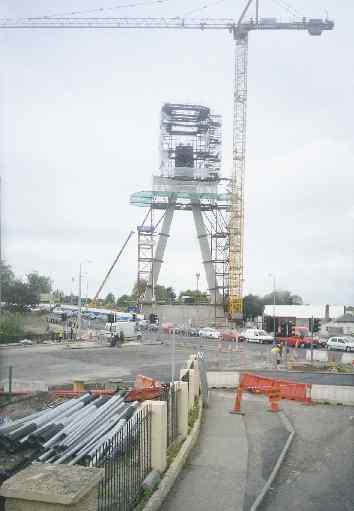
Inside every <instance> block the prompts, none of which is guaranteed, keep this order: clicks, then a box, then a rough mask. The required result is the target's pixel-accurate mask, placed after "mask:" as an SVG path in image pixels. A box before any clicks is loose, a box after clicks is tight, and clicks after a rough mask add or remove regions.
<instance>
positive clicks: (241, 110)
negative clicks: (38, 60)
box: [0, 0, 334, 321]
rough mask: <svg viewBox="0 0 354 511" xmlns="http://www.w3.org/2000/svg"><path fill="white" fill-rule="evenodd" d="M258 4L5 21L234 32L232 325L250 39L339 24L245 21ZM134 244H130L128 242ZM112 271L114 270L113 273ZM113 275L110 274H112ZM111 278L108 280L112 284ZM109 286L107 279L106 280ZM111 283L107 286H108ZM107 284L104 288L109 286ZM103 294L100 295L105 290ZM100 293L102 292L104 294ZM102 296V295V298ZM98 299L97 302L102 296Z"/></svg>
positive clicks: (239, 293) (239, 305)
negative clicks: (206, 13) (235, 14)
mask: <svg viewBox="0 0 354 511" xmlns="http://www.w3.org/2000/svg"><path fill="white" fill-rule="evenodd" d="M252 3H253V0H247V1H246V4H245V7H244V9H243V11H242V13H241V16H240V18H239V19H238V20H235V19H233V18H190V19H188V18H179V17H176V18H108V17H107V18H105V17H102V18H100V17H90V18H81V17H42V18H15V19H10V18H2V19H1V18H0V29H16V28H27V29H45V28H47V29H48V28H54V29H60V28H63V29H70V28H71V29H75V28H76V29H85V28H86V29H87V28H90V29H182V30H193V29H199V30H228V31H229V32H230V33H232V34H233V37H234V41H235V60H234V104H233V157H232V161H233V164H232V173H231V192H230V213H229V219H228V222H229V223H228V228H229V246H228V251H229V275H228V293H227V294H228V304H227V312H228V317H229V319H231V320H233V321H241V320H242V319H243V281H244V273H243V272H244V264H243V261H244V258H243V249H244V183H245V160H246V114H247V56H248V34H249V32H251V31H254V30H261V31H268V30H293V31H294V30H295V31H298V30H304V31H307V32H308V33H309V34H310V35H314V36H318V35H321V34H322V32H323V31H325V30H332V29H333V27H334V22H333V21H331V20H328V19H325V20H322V19H318V18H315V19H307V18H301V19H299V20H292V21H286V22H284V21H278V20H277V19H276V18H260V17H259V3H260V2H259V0H255V18H249V19H247V20H245V15H246V13H247V11H248V10H249V8H250V6H251V4H252ZM127 241H128V240H127ZM110 271H111V270H110ZM109 273H110V272H109ZM108 276H109V275H107V277H106V278H108ZM105 280H106V279H105ZM104 282H105V281H104ZM104 282H103V285H104ZM99 291H100V290H99ZM98 293H99V292H98ZM98 293H97V295H98ZM97 295H96V296H97Z"/></svg>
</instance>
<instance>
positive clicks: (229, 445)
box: [163, 391, 248, 511]
mask: <svg viewBox="0 0 354 511" xmlns="http://www.w3.org/2000/svg"><path fill="white" fill-rule="evenodd" d="M233 397H234V396H233V394H232V393H227V392H218V391H213V392H211V393H210V403H209V407H208V408H207V409H206V410H205V413H204V417H203V422H202V426H201V431H200V436H199V439H198V442H197V444H196V446H195V448H194V450H193V452H192V455H191V456H190V458H189V460H188V461H187V463H186V465H185V467H184V469H183V470H182V472H181V474H180V476H179V478H178V479H177V481H176V484H175V486H174V488H173V489H172V490H171V492H170V494H169V496H168V498H167V500H166V501H165V502H164V504H163V510H164V511H181V510H182V509H185V510H187V509H188V511H200V510H201V509H203V511H215V510H218V511H234V510H235V509H239V510H242V509H243V505H244V497H245V486H246V478H247V460H248V452H247V451H248V444H247V438H246V430H245V425H244V421H243V418H242V416H241V415H230V413H229V411H230V410H231V409H232V407H233Z"/></svg>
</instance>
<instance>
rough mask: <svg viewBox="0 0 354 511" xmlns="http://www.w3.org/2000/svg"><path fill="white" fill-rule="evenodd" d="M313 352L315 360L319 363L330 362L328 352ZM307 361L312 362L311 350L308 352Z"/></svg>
mask: <svg viewBox="0 0 354 511" xmlns="http://www.w3.org/2000/svg"><path fill="white" fill-rule="evenodd" d="M312 352H313V360H315V361H318V362H327V361H328V351H322V350H316V349H314V350H312ZM306 360H308V361H310V360H311V350H306Z"/></svg>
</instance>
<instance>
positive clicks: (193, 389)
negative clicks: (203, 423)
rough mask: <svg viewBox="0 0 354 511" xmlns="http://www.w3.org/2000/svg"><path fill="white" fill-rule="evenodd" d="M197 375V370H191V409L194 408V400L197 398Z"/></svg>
mask: <svg viewBox="0 0 354 511" xmlns="http://www.w3.org/2000/svg"><path fill="white" fill-rule="evenodd" d="M196 387H197V375H196V370H195V369H189V409H190V410H191V409H192V408H193V406H194V398H195V396H196Z"/></svg>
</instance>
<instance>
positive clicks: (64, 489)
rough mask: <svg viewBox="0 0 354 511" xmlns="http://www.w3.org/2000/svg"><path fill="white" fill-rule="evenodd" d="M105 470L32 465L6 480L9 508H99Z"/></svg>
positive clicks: (43, 510) (20, 510) (83, 510)
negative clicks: (98, 495)
mask: <svg viewBox="0 0 354 511" xmlns="http://www.w3.org/2000/svg"><path fill="white" fill-rule="evenodd" d="M103 478H104V470H103V469H98V468H86V467H79V466H77V465H76V466H69V465H45V464H43V465H32V466H30V467H28V468H26V469H25V470H22V471H21V472H19V473H18V474H16V475H15V476H14V477H11V478H10V479H8V480H7V481H5V482H4V483H3V485H2V487H1V495H2V496H3V497H5V498H6V504H5V508H6V511H96V510H97V485H98V483H99V482H100V481H101V480H102V479H103Z"/></svg>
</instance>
